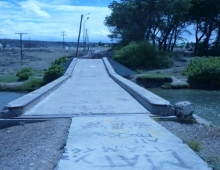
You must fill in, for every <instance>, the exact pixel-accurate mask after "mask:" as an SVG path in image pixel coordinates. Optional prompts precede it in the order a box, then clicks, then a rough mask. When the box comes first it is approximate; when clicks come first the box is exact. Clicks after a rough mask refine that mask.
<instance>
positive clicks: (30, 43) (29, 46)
mask: <svg viewBox="0 0 220 170" xmlns="http://www.w3.org/2000/svg"><path fill="white" fill-rule="evenodd" d="M30 48H31V42H30V37H29V50H30Z"/></svg>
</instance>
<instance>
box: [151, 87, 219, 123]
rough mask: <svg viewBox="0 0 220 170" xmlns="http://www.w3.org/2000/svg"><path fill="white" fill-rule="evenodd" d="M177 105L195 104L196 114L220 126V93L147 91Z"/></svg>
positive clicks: (189, 90)
mask: <svg viewBox="0 0 220 170" xmlns="http://www.w3.org/2000/svg"><path fill="white" fill-rule="evenodd" d="M147 90H149V91H151V92H153V93H155V94H157V95H158V96H160V97H162V98H164V99H166V100H168V101H170V103H171V104H175V103H177V102H178V101H190V102H192V103H194V104H195V114H197V115H198V116H200V117H202V118H204V119H206V120H208V121H210V122H212V123H213V124H214V125H217V126H220V91H214V90H213V91H210V90H195V89H175V90H170V89H169V90H167V89H160V88H149V89H147Z"/></svg>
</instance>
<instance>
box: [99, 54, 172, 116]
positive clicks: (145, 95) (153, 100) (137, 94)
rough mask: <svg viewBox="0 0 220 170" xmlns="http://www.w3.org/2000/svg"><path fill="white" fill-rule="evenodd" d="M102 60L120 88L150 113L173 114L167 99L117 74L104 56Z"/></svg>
mask: <svg viewBox="0 0 220 170" xmlns="http://www.w3.org/2000/svg"><path fill="white" fill-rule="evenodd" d="M103 62H104V64H105V66H106V69H107V71H108V74H109V76H110V77H111V78H112V79H113V80H114V81H115V82H116V83H118V84H119V85H120V86H121V87H122V88H124V89H125V90H126V91H127V92H128V93H129V94H130V95H131V96H133V97H134V98H135V99H136V100H137V101H139V102H140V103H141V104H142V105H143V106H144V107H145V108H146V109H147V110H149V111H150V112H151V113H152V114H156V115H166V116H171V115H172V116H173V115H174V114H175V109H174V108H173V106H172V105H171V104H170V102H169V101H167V100H165V99H163V98H161V97H159V96H157V95H156V94H154V93H151V92H150V91H148V90H146V89H144V88H143V87H141V86H139V85H137V84H135V83H133V82H131V81H129V80H127V79H125V78H123V77H121V76H119V75H118V74H117V73H116V72H115V71H114V69H113V68H112V66H111V64H110V63H109V61H108V59H107V58H106V57H104V58H103Z"/></svg>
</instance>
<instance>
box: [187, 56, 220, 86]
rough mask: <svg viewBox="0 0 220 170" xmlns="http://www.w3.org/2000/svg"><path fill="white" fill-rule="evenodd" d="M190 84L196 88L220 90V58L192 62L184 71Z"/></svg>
mask: <svg viewBox="0 0 220 170" xmlns="http://www.w3.org/2000/svg"><path fill="white" fill-rule="evenodd" d="M184 74H185V75H187V76H188V83H189V85H190V86H191V87H195V88H214V89H219V88H220V57H210V58H202V59H198V60H192V61H191V62H190V64H189V66H188V67H187V69H186V70H185V71H184Z"/></svg>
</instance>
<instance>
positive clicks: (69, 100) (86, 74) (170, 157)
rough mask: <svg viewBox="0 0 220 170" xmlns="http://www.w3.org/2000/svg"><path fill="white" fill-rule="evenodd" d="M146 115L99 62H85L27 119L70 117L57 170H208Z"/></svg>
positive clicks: (33, 110)
mask: <svg viewBox="0 0 220 170" xmlns="http://www.w3.org/2000/svg"><path fill="white" fill-rule="evenodd" d="M147 113H149V112H148V111H147V110H146V109H145V108H144V107H143V106H142V105H141V104H139V103H138V102H137V101H136V100H135V99H134V98H132V97H131V96H130V94H128V93H127V92H126V91H125V90H124V89H122V88H121V87H120V86H119V85H118V84H117V83H115V82H114V81H113V80H112V79H111V78H110V77H109V75H108V73H107V72H106V69H105V66H104V64H103V61H102V60H99V59H97V60H87V59H84V60H78V61H77V64H76V67H75V69H74V72H73V75H72V77H71V78H70V79H69V80H68V81H66V82H65V83H64V84H63V85H62V86H61V87H59V88H58V89H57V90H55V91H54V92H53V93H52V94H50V95H49V96H48V97H46V98H45V99H44V100H43V101H41V102H40V103H38V104H37V105H36V106H34V107H33V108H32V109H31V110H30V111H28V112H27V113H25V116H33V115H35V116H50V115H51V116H54V115H57V116H58V115H59V116H62V115H63V116H64V115H69V116H71V117H72V124H71V127H70V131H69V136H68V140H67V144H66V147H65V153H64V154H63V157H62V158H61V160H60V162H59V164H58V166H57V168H56V169H57V170H72V169H74V170H75V169H76V170H188V169H191V170H198V169H201V170H208V169H209V168H208V166H207V164H206V163H205V162H204V161H203V160H202V159H201V158H199V157H198V155H196V154H195V153H194V152H193V151H192V150H191V149H190V148H189V147H188V146H187V145H186V144H184V143H183V142H182V141H181V140H180V139H178V138H177V137H176V136H174V135H172V134H171V133H170V132H169V131H167V130H166V129H165V128H163V127H161V126H160V125H159V124H157V123H156V122H155V121H153V120H152V119H151V118H150V117H149V115H148V114H147ZM75 115H79V116H75Z"/></svg>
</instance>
